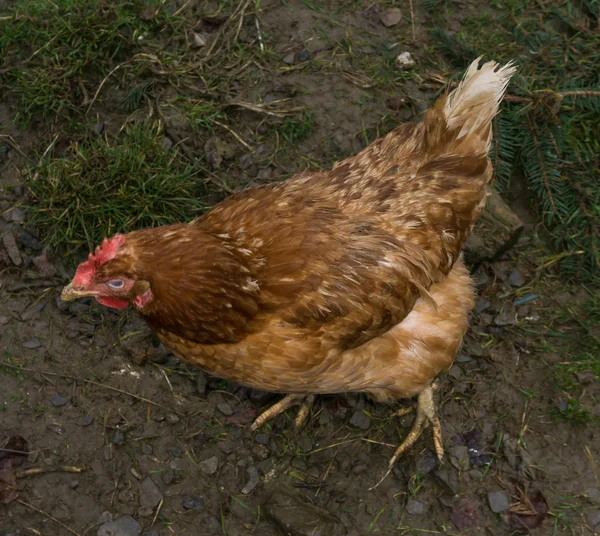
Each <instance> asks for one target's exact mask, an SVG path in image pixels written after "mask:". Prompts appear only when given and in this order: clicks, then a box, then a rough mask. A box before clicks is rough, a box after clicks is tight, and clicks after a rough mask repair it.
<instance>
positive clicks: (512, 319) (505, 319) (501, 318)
mask: <svg viewBox="0 0 600 536" xmlns="http://www.w3.org/2000/svg"><path fill="white" fill-rule="evenodd" d="M516 323H517V317H516V316H515V311H514V309H513V308H512V306H511V305H510V304H505V305H504V308H503V310H502V312H500V313H499V314H497V315H496V316H495V317H494V324H496V326H512V325H514V324H516Z"/></svg>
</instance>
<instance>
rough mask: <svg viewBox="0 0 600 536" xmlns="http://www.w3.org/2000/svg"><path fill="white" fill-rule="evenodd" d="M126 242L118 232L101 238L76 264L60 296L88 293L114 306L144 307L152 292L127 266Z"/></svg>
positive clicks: (87, 294) (75, 296)
mask: <svg viewBox="0 0 600 536" xmlns="http://www.w3.org/2000/svg"><path fill="white" fill-rule="evenodd" d="M125 242H126V238H125V236H124V235H120V234H117V235H115V236H113V237H112V238H111V239H110V240H109V239H104V241H103V242H102V244H101V245H100V246H98V247H97V248H96V251H95V252H94V253H93V254H92V253H90V254H89V256H88V260H87V261H85V262H82V263H81V264H80V265H79V266H78V268H77V271H76V272H75V277H74V278H73V281H72V282H71V283H70V284H69V285H67V286H66V287H65V288H64V289H63V291H62V294H61V298H62V299H63V300H64V301H69V300H74V299H77V298H82V297H86V296H91V297H93V298H95V299H96V300H97V301H98V302H99V303H101V304H102V305H106V306H107V307H112V308H114V309H124V308H125V307H127V306H128V305H129V304H130V303H132V304H134V305H136V306H137V307H138V308H141V307H143V306H144V305H145V304H146V302H148V300H150V298H151V297H152V291H151V289H150V284H149V283H148V282H147V281H144V280H140V279H137V278H136V277H135V276H134V275H133V274H132V272H131V270H130V269H128V264H129V262H128V255H127V254H126V252H125V251H124V249H126V248H125Z"/></svg>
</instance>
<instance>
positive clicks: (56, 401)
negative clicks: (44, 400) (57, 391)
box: [52, 395, 69, 408]
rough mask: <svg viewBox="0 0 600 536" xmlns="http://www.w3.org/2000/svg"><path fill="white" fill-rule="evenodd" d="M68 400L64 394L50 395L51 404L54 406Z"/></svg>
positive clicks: (58, 406) (57, 406)
mask: <svg viewBox="0 0 600 536" xmlns="http://www.w3.org/2000/svg"><path fill="white" fill-rule="evenodd" d="M68 401H69V399H68V398H66V397H64V396H60V395H55V396H53V397H52V405H53V406H54V407H56V408H60V407H61V406H64V405H66V403H67V402H68Z"/></svg>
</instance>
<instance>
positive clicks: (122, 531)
mask: <svg viewBox="0 0 600 536" xmlns="http://www.w3.org/2000/svg"><path fill="white" fill-rule="evenodd" d="M141 531H142V526H141V525H140V524H139V523H138V522H137V521H136V520H135V519H133V517H131V516H123V517H120V518H119V519H117V520H116V521H110V522H109V523H104V524H103V525H101V526H100V527H99V528H98V532H97V533H96V535H97V536H139V534H140V532H141Z"/></svg>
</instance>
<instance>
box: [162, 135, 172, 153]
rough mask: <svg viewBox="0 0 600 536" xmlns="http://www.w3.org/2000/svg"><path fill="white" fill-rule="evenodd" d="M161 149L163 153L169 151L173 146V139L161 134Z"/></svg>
mask: <svg viewBox="0 0 600 536" xmlns="http://www.w3.org/2000/svg"><path fill="white" fill-rule="evenodd" d="M160 144H161V146H162V149H163V151H164V152H165V153H167V152H169V151H170V150H171V149H172V147H173V140H171V138H169V137H167V136H163V138H162V140H161V142H160Z"/></svg>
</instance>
